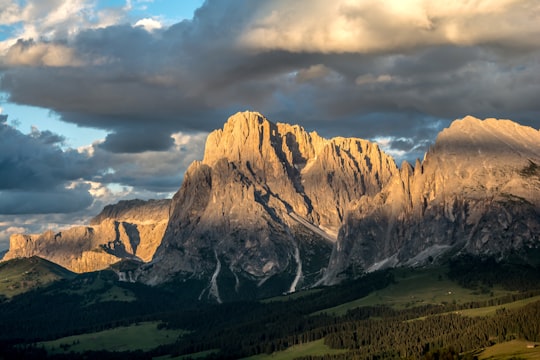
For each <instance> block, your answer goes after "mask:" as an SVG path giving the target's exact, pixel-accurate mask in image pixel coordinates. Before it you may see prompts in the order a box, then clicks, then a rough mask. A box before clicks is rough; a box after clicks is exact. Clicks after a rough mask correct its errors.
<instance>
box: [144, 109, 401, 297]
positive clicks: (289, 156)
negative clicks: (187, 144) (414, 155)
mask: <svg viewBox="0 0 540 360" xmlns="http://www.w3.org/2000/svg"><path fill="white" fill-rule="evenodd" d="M396 173H398V169H397V167H396V165H395V162H394V160H393V159H392V158H391V157H390V156H388V155H387V154H385V153H384V152H382V151H381V150H380V149H379V147H378V146H377V145H376V144H373V143H371V142H369V141H366V140H361V139H353V138H349V139H347V138H334V139H329V140H328V139H324V138H322V137H320V136H319V135H317V133H315V132H311V133H309V132H307V131H305V130H304V129H303V128H301V127H300V126H291V125H288V124H281V123H277V124H275V123H272V122H270V121H269V120H268V119H266V118H265V117H264V116H262V115H261V114H259V113H255V112H243V113H237V114H235V115H233V116H231V117H230V118H229V119H228V121H227V123H226V124H225V125H224V127H223V129H220V130H216V131H214V132H212V133H211V134H210V135H209V136H208V139H207V142H206V148H205V154H204V159H203V160H202V161H196V162H194V163H193V164H192V165H191V166H190V167H189V169H188V170H187V172H186V175H185V177H184V181H183V183H182V186H181V188H180V190H179V191H178V192H177V193H176V194H175V196H174V198H173V200H172V205H171V217H170V221H169V224H168V226H167V229H166V231H165V234H164V237H163V241H162V243H161V245H160V246H159V248H158V249H157V251H156V254H155V256H154V258H153V260H152V262H151V263H149V264H147V265H146V266H144V267H143V270H142V271H141V273H140V275H139V280H141V281H143V282H145V283H148V284H159V283H163V282H166V281H168V280H170V279H172V278H173V275H175V276H180V277H182V278H194V277H195V278H198V279H201V280H202V281H204V282H205V284H206V285H205V287H204V288H203V290H202V292H201V295H200V297H201V299H202V298H210V299H213V300H217V301H218V302H221V301H222V300H224V299H227V298H231V297H235V296H238V294H240V293H252V294H257V295H258V296H260V295H263V294H275V293H279V292H293V291H295V290H298V289H300V288H302V287H307V286H310V285H313V284H314V283H316V282H317V281H319V280H320V279H321V276H322V274H323V273H324V268H325V267H326V265H327V263H328V259H329V256H330V253H331V249H332V247H333V244H334V242H335V241H336V239H337V234H338V231H339V228H340V226H341V224H342V221H343V216H344V214H345V213H346V212H347V210H348V208H349V205H350V203H351V202H353V201H355V200H357V199H359V198H361V197H363V196H366V195H369V196H374V195H376V194H377V193H379V192H380V190H381V189H382V188H383V187H384V186H385V185H386V184H387V183H388V181H389V180H390V179H391V178H392V177H393V175H394V174H396Z"/></svg>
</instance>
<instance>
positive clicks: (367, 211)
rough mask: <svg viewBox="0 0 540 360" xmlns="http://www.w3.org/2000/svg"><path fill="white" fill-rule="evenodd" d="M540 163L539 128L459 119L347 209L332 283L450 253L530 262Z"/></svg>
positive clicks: (537, 238) (539, 216) (537, 223)
mask: <svg viewBox="0 0 540 360" xmlns="http://www.w3.org/2000/svg"><path fill="white" fill-rule="evenodd" d="M539 165H540V132H539V131H537V130H535V129H532V128H529V127H525V126H520V125H518V124H516V123H514V122H511V121H508V120H495V119H487V120H484V121H481V120H478V119H475V118H473V117H466V118H464V119H462V120H458V121H455V122H454V123H452V125H451V126H450V127H449V128H447V129H445V130H443V131H442V132H441V133H440V134H439V136H438V137H437V140H436V142H435V145H434V146H433V147H432V148H431V149H430V151H429V152H428V153H427V154H426V156H425V159H424V161H423V162H421V163H420V162H417V164H416V165H415V167H414V170H413V169H412V167H411V166H410V165H409V164H406V163H405V164H404V165H403V166H402V168H401V171H400V173H399V174H396V175H395V176H394V178H393V179H392V180H391V181H390V182H389V183H388V184H387V186H385V188H384V189H383V190H382V191H381V192H380V193H379V194H377V195H375V196H371V197H364V198H362V199H361V200H360V201H359V202H358V203H357V204H356V206H355V209H354V210H351V211H350V212H349V213H348V214H347V216H346V220H345V222H344V225H343V227H342V232H341V236H340V238H339V240H338V242H337V244H336V247H335V248H334V251H333V254H332V257H331V261H330V265H329V270H328V272H327V274H326V278H325V281H326V283H335V282H337V281H339V279H340V278H341V277H343V276H344V275H345V276H346V275H347V274H349V273H351V272H353V273H354V272H355V271H363V270H374V269H377V268H381V267H388V266H397V265H411V266H414V265H419V264H425V263H427V262H430V261H433V260H434V259H436V258H437V257H439V256H442V255H443V254H447V255H451V254H457V253H470V254H476V255H488V256H494V257H497V258H507V257H515V258H521V259H522V260H524V261H527V260H528V258H529V254H530V253H531V252H532V251H533V250H532V249H537V248H539V247H540V235H539V234H540V232H539V231H540V166H539ZM340 274H341V275H340Z"/></svg>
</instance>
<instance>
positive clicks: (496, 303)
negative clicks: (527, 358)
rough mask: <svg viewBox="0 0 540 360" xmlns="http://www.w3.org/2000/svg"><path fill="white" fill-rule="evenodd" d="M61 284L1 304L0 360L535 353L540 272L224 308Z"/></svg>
mask: <svg viewBox="0 0 540 360" xmlns="http://www.w3.org/2000/svg"><path fill="white" fill-rule="evenodd" d="M5 264H6V263H2V264H0V265H3V266H4V267H3V269H9V268H10V267H5V266H6V265H5ZM7 264H9V263H7ZM10 266H12V265H10ZM11 268H12V267H11ZM12 273H13V271H12ZM3 274H4V273H3V271H0V278H1V277H2V276H4V275H3ZM59 279H60V280H57V281H54V282H51V283H49V284H48V285H47V286H45V285H41V286H40V287H38V288H35V289H31V290H29V291H27V292H25V293H22V294H19V295H16V296H13V297H12V298H11V299H7V298H6V299H4V301H3V302H2V303H1V304H0V342H1V343H0V349H1V350H0V359H1V358H30V359H31V358H44V357H49V358H52V359H64V358H65V359H68V358H69V359H72V358H77V357H83V358H86V359H92V358H99V359H111V358H133V359H137V358H140V359H150V358H160V359H171V358H173V359H174V358H176V359H181V358H183V359H186V358H207V359H224V358H225V359H226V358H229V359H236V358H243V357H252V358H254V359H265V358H266V357H268V354H272V357H271V358H273V359H292V358H301V359H385V358H408V359H421V358H424V359H457V358H474V357H482V356H483V355H482V354H484V353H483V349H484V348H487V349H488V350H489V351H495V352H496V351H497V350H496V348H490V346H492V345H495V344H505V343H506V342H507V341H512V340H515V339H520V340H521V342H514V343H513V344H529V343H532V342H540V320H539V319H540V268H537V267H533V266H529V265H516V264H508V263H505V264H500V263H497V262H495V261H493V260H490V259H477V258H471V257H467V258H460V259H457V260H454V261H452V262H450V263H449V264H448V265H447V266H445V267H439V268H429V269H418V270H410V269H396V270H387V271H379V272H375V273H370V274H366V275H364V276H362V277H361V278H359V279H357V280H354V281H350V282H347V283H344V284H341V285H339V286H335V287H331V288H320V289H314V290H310V291H306V292H304V293H297V294H294V295H288V296H283V297H277V298H271V299H267V300H264V301H253V300H252V301H236V302H229V303H225V304H221V305H217V304H210V303H203V302H200V301H198V300H197V298H198V295H199V294H200V291H201V289H203V288H204V286H205V284H201V283H199V282H197V281H192V282H187V281H186V282H182V281H177V282H174V283H170V284H168V285H167V286H163V287H155V288H150V287H147V286H144V285H141V284H136V283H127V282H119V281H117V276H116V274H115V273H114V272H113V271H101V272H96V273H88V274H83V275H78V276H76V277H72V276H65V277H59ZM134 339H136V340H134ZM499 346H501V345H499ZM516 346H519V345H516ZM524 346H525V345H524ZM510 348H511V347H510ZM494 349H495V350H494ZM504 349H506V350H505V351H508V347H506V348H504ZM488 350H486V351H488ZM522 350H523V349H521V350H520V349H516V350H515V353H516V354H521V353H522V352H523V353H527V354H529V352H524V350H523V351H522ZM495 355H496V353H495ZM490 356H491V355H490ZM520 356H521V355H520Z"/></svg>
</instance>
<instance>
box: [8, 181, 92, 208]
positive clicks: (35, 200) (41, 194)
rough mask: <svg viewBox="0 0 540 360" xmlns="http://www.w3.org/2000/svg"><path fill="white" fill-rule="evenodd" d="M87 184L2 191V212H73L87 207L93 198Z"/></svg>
mask: <svg viewBox="0 0 540 360" xmlns="http://www.w3.org/2000/svg"><path fill="white" fill-rule="evenodd" d="M88 190H89V187H88V186H87V185H86V184H75V185H73V186H70V187H67V188H62V187H57V188H53V189H49V190H48V191H40V190H24V191H14V190H10V191H0V213H1V214H7V215H13V214H47V213H71V212H74V211H79V210H82V209H86V208H87V207H89V206H90V205H91V204H92V201H93V198H92V196H91V195H90V193H89V192H88Z"/></svg>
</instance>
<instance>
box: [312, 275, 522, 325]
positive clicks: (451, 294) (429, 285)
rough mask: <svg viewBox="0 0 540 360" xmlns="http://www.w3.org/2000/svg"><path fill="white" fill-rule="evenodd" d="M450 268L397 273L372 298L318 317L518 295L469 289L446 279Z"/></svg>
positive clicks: (341, 305)
mask: <svg viewBox="0 0 540 360" xmlns="http://www.w3.org/2000/svg"><path fill="white" fill-rule="evenodd" d="M447 272H448V268H446V267H440V268H427V269H396V270H394V271H393V273H394V283H393V284H391V285H389V286H387V287H386V288H384V289H381V290H376V291H373V292H372V293H370V294H369V295H367V296H365V297H362V298H359V299H356V300H353V301H349V302H346V303H343V304H340V305H338V306H335V307H332V308H328V309H324V310H321V311H318V312H316V313H314V315H318V314H321V313H328V314H331V315H335V316H341V315H344V314H346V313H347V311H349V310H351V309H355V308H359V307H363V306H376V305H386V306H390V307H392V308H394V309H407V308H413V307H416V306H422V305H428V304H431V305H443V304H465V303H469V302H472V301H485V300H489V299H492V298H498V297H501V296H504V295H508V294H512V293H515V291H509V290H505V289H503V288H502V287H501V286H493V287H492V288H490V289H469V288H465V287H463V286H462V285H460V284H459V283H458V282H456V281H453V280H450V279H449V278H448V276H447V275H446V274H447Z"/></svg>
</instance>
